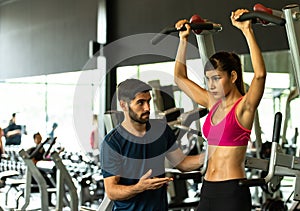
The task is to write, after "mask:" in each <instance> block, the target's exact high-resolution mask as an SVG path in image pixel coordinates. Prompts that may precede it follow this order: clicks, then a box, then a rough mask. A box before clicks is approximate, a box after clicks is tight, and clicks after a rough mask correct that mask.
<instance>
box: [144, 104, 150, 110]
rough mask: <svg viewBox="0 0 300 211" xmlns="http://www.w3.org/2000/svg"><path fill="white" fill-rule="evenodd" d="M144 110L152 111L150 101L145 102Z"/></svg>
mask: <svg viewBox="0 0 300 211" xmlns="http://www.w3.org/2000/svg"><path fill="white" fill-rule="evenodd" d="M144 110H145V111H150V103H145V104H144Z"/></svg>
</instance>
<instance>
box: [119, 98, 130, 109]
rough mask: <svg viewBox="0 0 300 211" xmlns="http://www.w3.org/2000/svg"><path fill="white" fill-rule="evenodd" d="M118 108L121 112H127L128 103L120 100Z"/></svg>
mask: <svg viewBox="0 0 300 211" xmlns="http://www.w3.org/2000/svg"><path fill="white" fill-rule="evenodd" d="M120 107H121V108H122V110H123V111H127V110H128V103H127V102H126V101H124V100H120Z"/></svg>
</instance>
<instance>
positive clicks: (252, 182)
mask: <svg viewBox="0 0 300 211" xmlns="http://www.w3.org/2000/svg"><path fill="white" fill-rule="evenodd" d="M265 184H266V181H265V179H263V178H261V179H243V180H240V181H239V185H240V186H246V187H253V186H262V185H265Z"/></svg>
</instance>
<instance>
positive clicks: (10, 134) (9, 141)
mask: <svg viewBox="0 0 300 211" xmlns="http://www.w3.org/2000/svg"><path fill="white" fill-rule="evenodd" d="M25 131H26V130H24V132H25ZM4 136H5V140H6V142H5V145H20V144H21V136H22V126H21V125H17V124H16V113H13V114H12V118H11V119H10V120H9V125H8V126H7V128H5V129H4Z"/></svg>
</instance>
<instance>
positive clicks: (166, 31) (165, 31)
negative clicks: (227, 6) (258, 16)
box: [151, 22, 222, 45]
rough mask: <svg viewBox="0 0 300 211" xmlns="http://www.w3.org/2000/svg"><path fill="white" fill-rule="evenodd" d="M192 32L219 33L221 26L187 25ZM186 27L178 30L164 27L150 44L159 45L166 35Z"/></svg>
mask: <svg viewBox="0 0 300 211" xmlns="http://www.w3.org/2000/svg"><path fill="white" fill-rule="evenodd" d="M189 25H190V26H191V29H192V30H216V31H220V30H221V29H222V27H221V25H219V24H214V23H210V22H203V23H189ZM185 30H186V27H184V26H183V27H182V28H180V29H176V28H175V27H166V28H164V29H163V30H161V32H159V33H158V34H157V35H155V36H154V37H153V39H152V40H151V43H152V44H153V45H156V44H157V43H159V42H160V41H161V40H162V39H163V38H165V36H166V35H168V34H170V33H172V32H178V31H185Z"/></svg>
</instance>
